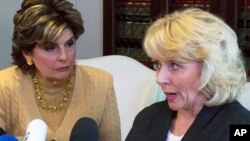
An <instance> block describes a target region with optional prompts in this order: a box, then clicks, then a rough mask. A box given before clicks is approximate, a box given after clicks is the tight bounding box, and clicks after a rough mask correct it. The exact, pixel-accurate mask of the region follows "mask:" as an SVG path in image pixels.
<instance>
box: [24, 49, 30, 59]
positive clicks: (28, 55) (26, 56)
mask: <svg viewBox="0 0 250 141" xmlns="http://www.w3.org/2000/svg"><path fill="white" fill-rule="evenodd" d="M22 54H23V57H24V58H25V59H26V60H27V59H31V53H30V52H28V51H24V50H22Z"/></svg>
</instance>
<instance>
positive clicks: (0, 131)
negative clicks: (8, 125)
mask: <svg viewBox="0 0 250 141" xmlns="http://www.w3.org/2000/svg"><path fill="white" fill-rule="evenodd" d="M5 134H6V132H5V131H4V130H3V128H1V127H0V136H2V135H5Z"/></svg>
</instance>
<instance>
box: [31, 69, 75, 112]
mask: <svg viewBox="0 0 250 141" xmlns="http://www.w3.org/2000/svg"><path fill="white" fill-rule="evenodd" d="M31 76H32V79H33V87H34V92H35V96H36V99H37V101H38V103H39V105H40V106H41V107H42V108H43V109H44V110H47V111H49V112H57V111H61V110H62V109H63V108H64V107H65V103H66V102H67V101H68V100H69V97H70V94H71V93H72V91H73V80H72V78H73V73H72V74H71V75H70V77H69V78H68V79H67V84H66V87H65V92H64V93H63V98H62V99H61V100H59V101H58V102H57V103H56V104H51V105H50V104H48V102H47V101H46V99H45V98H44V97H43V95H44V94H43V90H42V88H41V83H40V81H39V79H38V76H37V75H36V73H33V74H32V75H31Z"/></svg>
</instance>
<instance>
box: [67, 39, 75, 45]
mask: <svg viewBox="0 0 250 141" xmlns="http://www.w3.org/2000/svg"><path fill="white" fill-rule="evenodd" d="M75 43H76V40H75V38H71V39H70V40H69V41H68V42H67V44H66V45H67V47H71V46H73V45H75Z"/></svg>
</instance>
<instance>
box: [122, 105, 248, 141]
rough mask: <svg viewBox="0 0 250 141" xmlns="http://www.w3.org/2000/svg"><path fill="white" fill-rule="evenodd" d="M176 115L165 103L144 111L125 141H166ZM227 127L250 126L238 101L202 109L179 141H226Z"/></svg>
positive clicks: (244, 110) (228, 135) (228, 130)
mask: <svg viewBox="0 0 250 141" xmlns="http://www.w3.org/2000/svg"><path fill="white" fill-rule="evenodd" d="M175 114H176V113H175V112H174V111H172V110H171V109H170V108H169V107H168V104H167V102H166V101H162V102H158V103H155V104H152V105H151V106H149V107H146V108H144V109H143V110H142V111H141V112H140V113H139V114H138V115H137V116H136V118H135V120H134V123H133V126H132V129H131V130H130V132H129V134H128V136H127V138H126V140H125V141H165V140H166V137H167V132H168V130H169V128H170V125H171V121H172V119H173V117H174V116H175ZM230 124H249V125H250V112H249V111H248V110H247V109H245V108H244V107H243V106H242V105H241V104H240V103H239V102H237V101H235V102H232V103H229V104H225V105H222V106H215V107H206V106H204V107H203V108H202V110H201V111H200V113H199V114H198V115H197V117H196V119H195V121H194V122H193V124H192V125H191V127H190V128H189V129H188V131H187V132H186V134H185V135H184V136H183V138H182V141H229V137H230V134H229V133H230V129H229V125H230Z"/></svg>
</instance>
